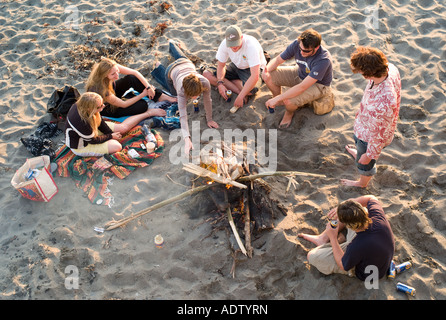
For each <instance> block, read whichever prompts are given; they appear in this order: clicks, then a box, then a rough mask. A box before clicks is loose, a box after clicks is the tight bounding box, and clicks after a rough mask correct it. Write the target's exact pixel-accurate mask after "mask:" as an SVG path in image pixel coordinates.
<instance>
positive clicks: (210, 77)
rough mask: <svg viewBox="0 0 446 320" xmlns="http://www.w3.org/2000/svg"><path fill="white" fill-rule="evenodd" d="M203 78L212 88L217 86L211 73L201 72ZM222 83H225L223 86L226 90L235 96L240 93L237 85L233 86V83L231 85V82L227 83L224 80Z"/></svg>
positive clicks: (215, 79) (227, 81) (226, 80)
mask: <svg viewBox="0 0 446 320" xmlns="http://www.w3.org/2000/svg"><path fill="white" fill-rule="evenodd" d="M203 77H205V78H206V79H208V80H209V82H210V83H211V85H212V86H214V87H216V86H217V77H216V76H214V74H213V73H212V72H210V71H208V70H205V71H204V72H203ZM224 81H225V83H224V85H225V87H226V89H228V90H231V91H232V92H233V93H235V94H239V93H240V91H241V89H239V87H238V86H237V85H235V84H234V83H232V82H231V81H229V80H228V79H226V78H225V79H224Z"/></svg>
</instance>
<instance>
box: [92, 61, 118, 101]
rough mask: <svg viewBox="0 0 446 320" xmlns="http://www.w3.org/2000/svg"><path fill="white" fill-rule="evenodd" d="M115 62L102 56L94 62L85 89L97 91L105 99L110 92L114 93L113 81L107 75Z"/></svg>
mask: <svg viewBox="0 0 446 320" xmlns="http://www.w3.org/2000/svg"><path fill="white" fill-rule="evenodd" d="M117 64H118V63H117V62H116V61H113V60H111V59H109V58H102V59H101V61H100V62H98V63H96V64H95V65H94V66H93V69H92V70H91V73H90V76H89V77H88V79H87V83H86V85H85V91H87V92H88V91H94V92H97V93H98V94H99V95H100V96H101V97H102V99H105V98H106V97H107V96H108V95H110V94H114V93H115V91H114V90H113V83H112V81H111V80H110V79H109V78H108V77H107V76H108V74H109V73H110V70H111V69H112V68H113V67H114V66H116V65H117Z"/></svg>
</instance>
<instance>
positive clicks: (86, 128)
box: [65, 92, 156, 157]
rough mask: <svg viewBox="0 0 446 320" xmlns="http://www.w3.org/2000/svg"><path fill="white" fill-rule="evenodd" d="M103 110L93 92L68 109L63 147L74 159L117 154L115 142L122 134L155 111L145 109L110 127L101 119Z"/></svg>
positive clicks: (117, 148) (118, 149)
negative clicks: (66, 147) (65, 146)
mask: <svg viewBox="0 0 446 320" xmlns="http://www.w3.org/2000/svg"><path fill="white" fill-rule="evenodd" d="M104 107H105V105H104V103H103V99H102V97H101V96H100V95H99V94H97V93H95V92H86V93H84V94H82V95H81V96H80V98H79V100H78V101H77V102H76V103H75V104H73V105H72V106H71V108H70V110H69V111H68V114H67V121H66V124H65V139H66V141H65V143H66V145H67V146H68V147H69V148H70V149H71V151H73V153H74V154H75V155H78V156H81V157H89V156H101V155H104V154H111V153H115V152H119V151H121V149H122V145H121V144H120V143H119V141H118V140H119V139H121V137H122V134H124V133H126V132H127V131H129V130H130V129H132V128H133V127H135V126H136V125H137V124H138V123H140V122H141V121H143V120H144V119H146V118H148V117H152V116H153V115H154V113H155V112H156V109H149V110H146V111H145V112H143V113H140V114H137V115H134V116H130V117H128V118H127V119H125V120H124V121H123V122H122V123H113V122H108V121H105V120H104V119H103V118H102V116H101V114H100V112H101V111H102V110H103V109H104Z"/></svg>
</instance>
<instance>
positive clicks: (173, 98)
mask: <svg viewBox="0 0 446 320" xmlns="http://www.w3.org/2000/svg"><path fill="white" fill-rule="evenodd" d="M158 101H169V102H172V103H175V102H177V101H178V99H177V98H176V97H171V96H169V95H167V94H164V93H163V94H162V95H161V96H160V98H159V100H158Z"/></svg>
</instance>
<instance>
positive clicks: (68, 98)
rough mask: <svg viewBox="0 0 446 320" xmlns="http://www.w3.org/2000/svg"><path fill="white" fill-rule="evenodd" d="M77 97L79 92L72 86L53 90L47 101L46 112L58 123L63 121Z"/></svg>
mask: <svg viewBox="0 0 446 320" xmlns="http://www.w3.org/2000/svg"><path fill="white" fill-rule="evenodd" d="M79 97H80V94H79V91H78V90H77V89H76V88H75V87H72V86H65V87H64V88H61V89H58V90H55V91H54V92H53V94H52V95H51V98H50V100H49V101H48V104H47V112H48V113H51V114H52V115H53V116H54V117H55V118H56V119H57V121H58V122H59V121H60V120H63V121H65V119H66V117H67V113H68V111H70V108H71V106H72V105H73V104H75V103H76V101H77V99H78V98H79Z"/></svg>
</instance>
